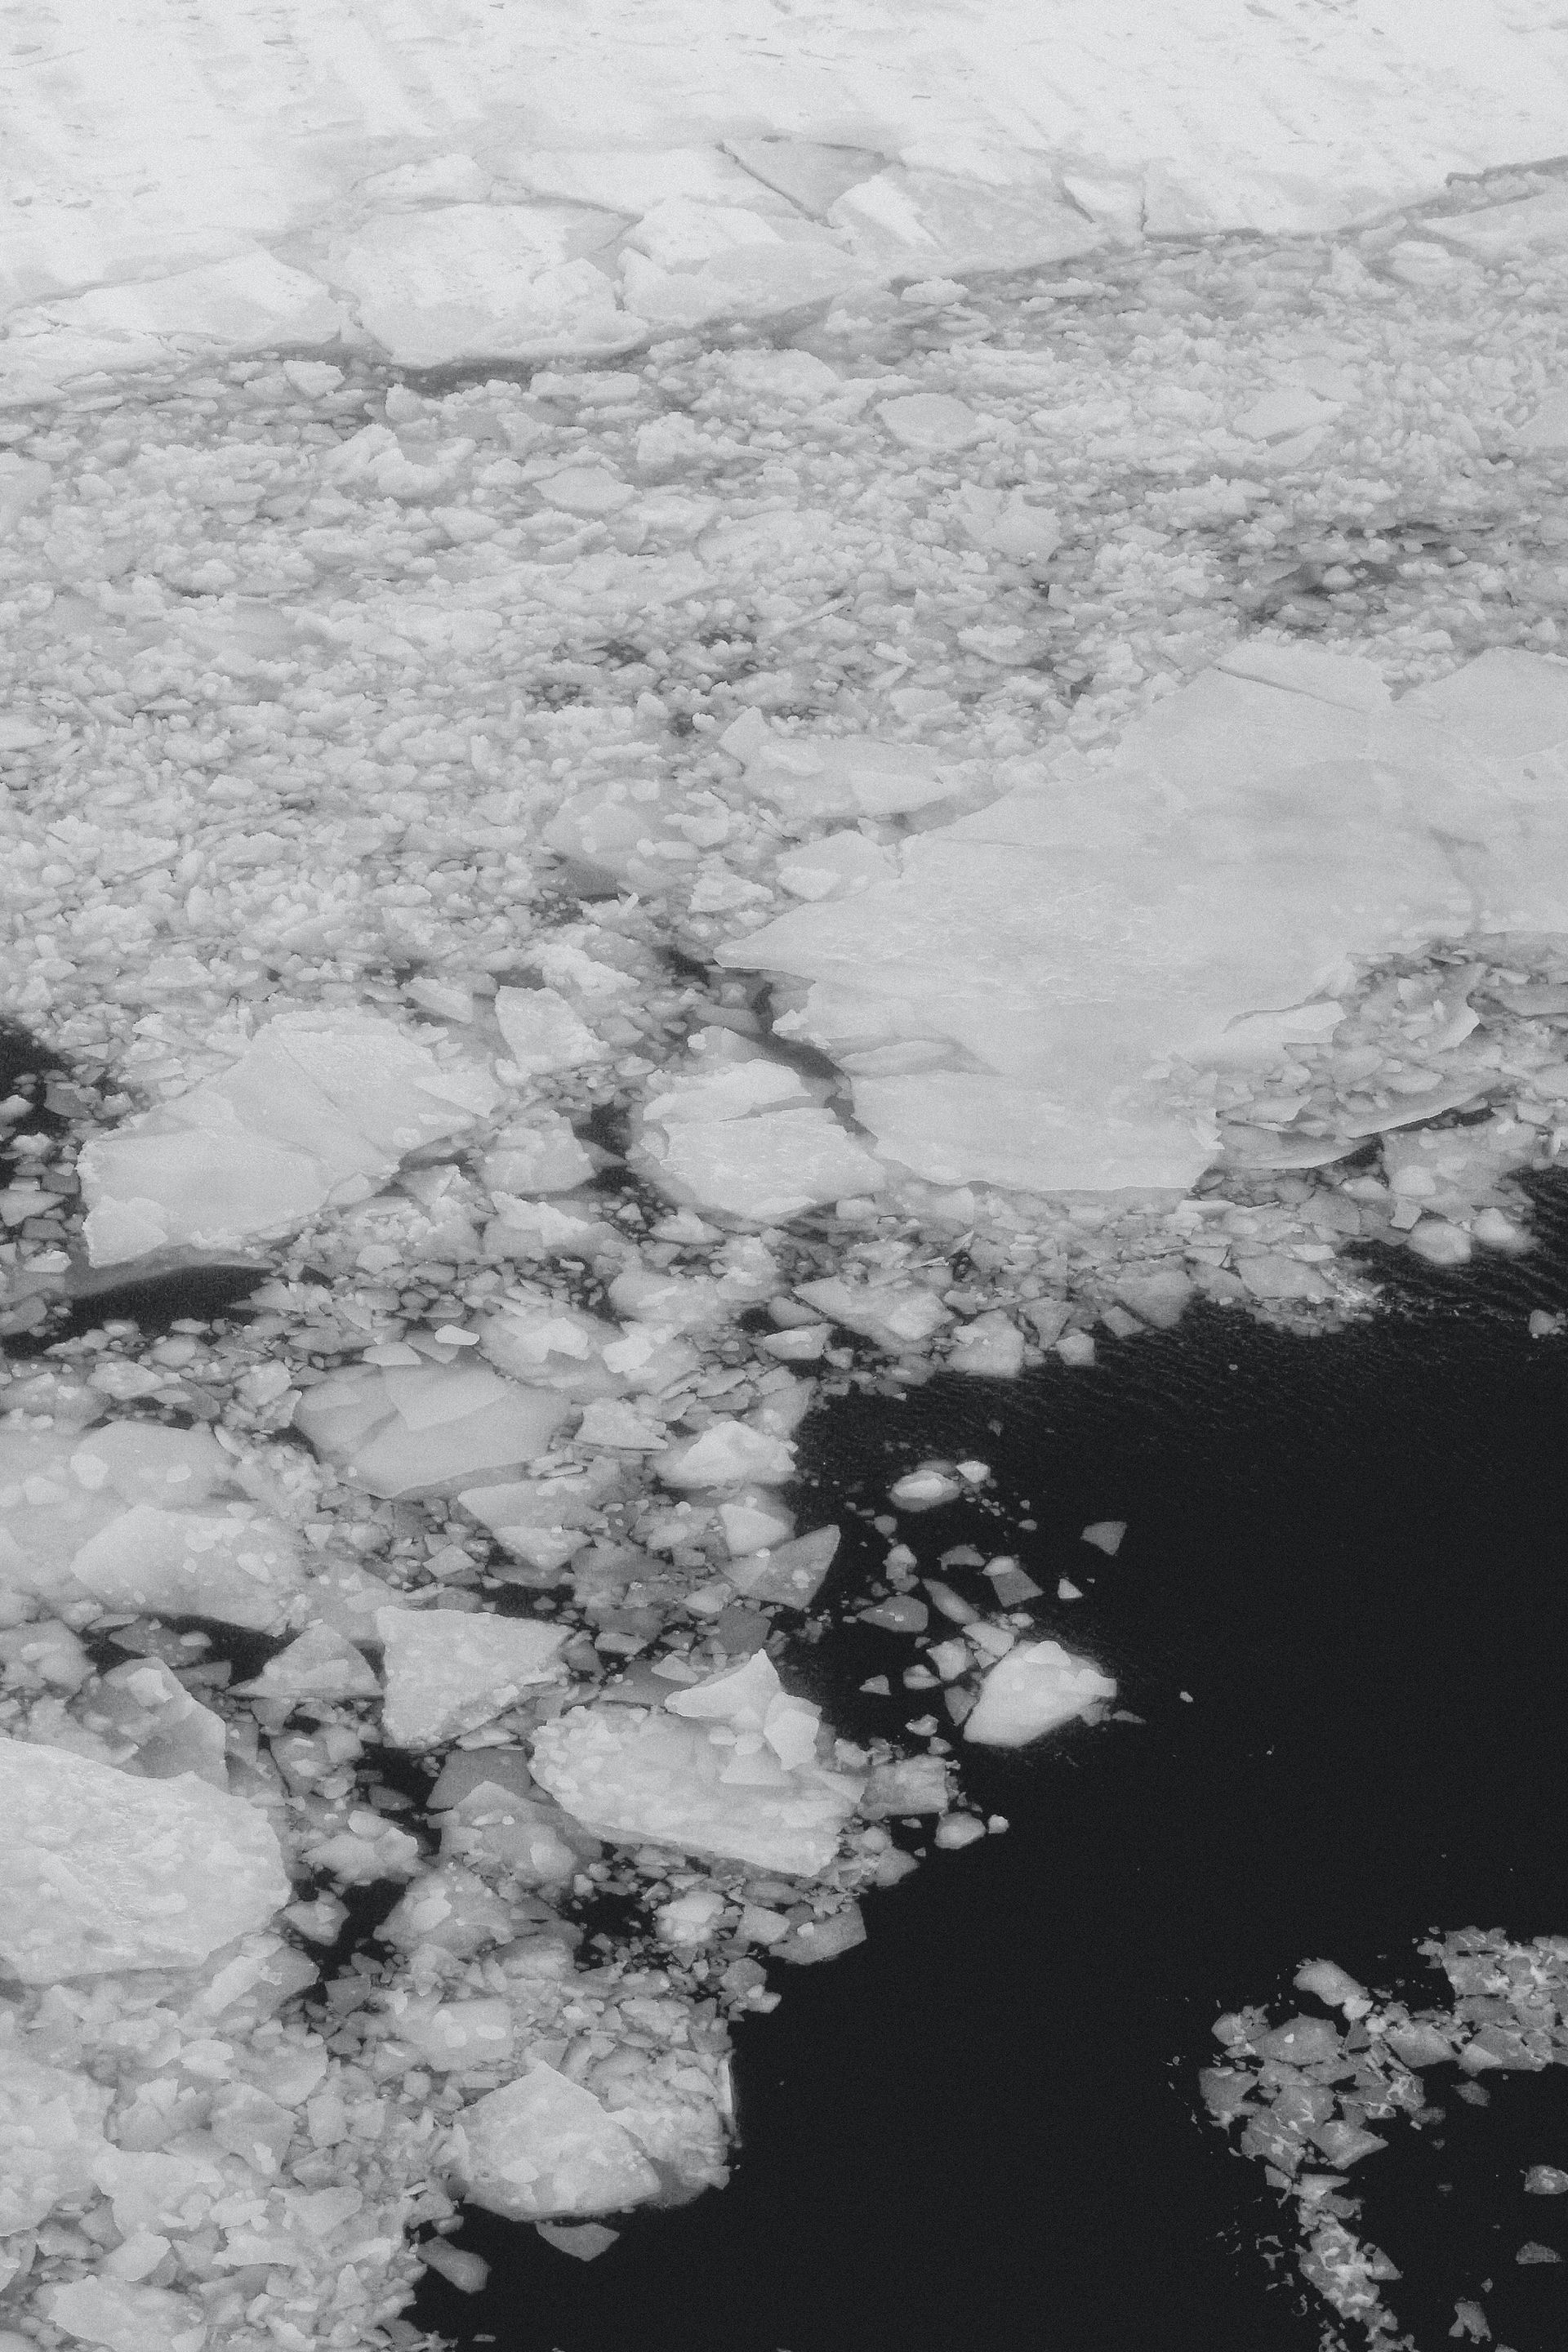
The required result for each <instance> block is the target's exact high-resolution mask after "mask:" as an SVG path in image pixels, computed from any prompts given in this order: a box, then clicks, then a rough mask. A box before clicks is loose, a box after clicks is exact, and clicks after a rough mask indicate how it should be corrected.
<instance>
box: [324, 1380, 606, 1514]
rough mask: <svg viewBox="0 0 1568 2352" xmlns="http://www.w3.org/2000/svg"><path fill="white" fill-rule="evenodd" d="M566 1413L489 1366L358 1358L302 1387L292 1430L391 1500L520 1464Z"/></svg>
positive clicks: (440, 1491) (445, 1490)
mask: <svg viewBox="0 0 1568 2352" xmlns="http://www.w3.org/2000/svg"><path fill="white" fill-rule="evenodd" d="M571 1412H572V1407H571V1404H570V1403H569V1402H568V1401H567V1399H566V1398H564V1397H562V1396H558V1395H556V1394H554V1393H553V1392H552V1391H550V1390H548V1389H534V1388H524V1387H522V1386H521V1384H520V1383H519V1382H518V1381H508V1380H503V1379H502V1378H501V1376H500V1373H499V1372H494V1371H492V1370H490V1368H489V1365H488V1364H461V1363H458V1364H424V1365H418V1366H415V1365H407V1366H404V1365H393V1366H391V1367H390V1368H386V1369H384V1368H382V1367H380V1366H373V1365H369V1364H356V1365H353V1366H351V1367H349V1368H348V1369H346V1370H343V1371H340V1372H332V1373H331V1374H329V1376H328V1378H327V1379H326V1380H324V1381H321V1382H319V1383H318V1385H317V1386H316V1387H315V1388H313V1389H309V1390H307V1391H306V1392H305V1394H304V1395H303V1396H302V1397H301V1398H300V1402H299V1403H298V1404H297V1405H296V1406H295V1408H294V1426H295V1428H296V1429H297V1430H298V1431H299V1432H300V1435H301V1436H302V1437H306V1438H309V1440H310V1444H312V1445H313V1446H314V1447H315V1448H316V1450H317V1452H318V1453H320V1454H325V1455H326V1456H327V1458H328V1459H329V1460H330V1461H332V1462H336V1463H338V1464H340V1465H342V1470H343V1474H344V1475H345V1476H346V1477H351V1478H353V1481H354V1483H355V1484H356V1485H358V1486H363V1487H364V1488H365V1489H366V1490H367V1491H368V1492H369V1493H371V1494H373V1495H380V1496H385V1497H387V1498H388V1499H391V1500H395V1499H396V1498H397V1497H399V1496H411V1495H455V1494H457V1493H458V1489H459V1488H460V1487H463V1486H473V1485H476V1484H478V1483H479V1480H480V1479H481V1477H483V1476H485V1475H494V1476H500V1475H503V1474H504V1473H506V1472H508V1471H511V1472H516V1471H518V1470H521V1468H522V1466H523V1465H524V1464H525V1463H528V1462H531V1460H532V1459H533V1457H534V1455H535V1454H542V1452H543V1451H544V1448H545V1447H546V1446H547V1445H548V1444H549V1443H550V1440H551V1438H552V1436H553V1434H554V1433H555V1431H556V1430H558V1429H559V1428H560V1426H561V1424H562V1423H563V1421H565V1420H566V1419H568V1418H569V1416H570V1414H571Z"/></svg>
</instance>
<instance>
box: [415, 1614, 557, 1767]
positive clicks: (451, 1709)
mask: <svg viewBox="0 0 1568 2352" xmlns="http://www.w3.org/2000/svg"><path fill="white" fill-rule="evenodd" d="M375 1626H376V1632H377V1633H379V1634H380V1636H381V1638H382V1640H383V1641H384V1643H385V1644H386V1713H385V1731H386V1737H387V1739H388V1740H389V1741H390V1742H391V1744H392V1745H393V1746H394V1747H395V1748H436V1747H438V1746H439V1745H440V1744H441V1742H442V1741H443V1740H447V1739H455V1738H457V1736H458V1733H459V1732H462V1731H473V1730H476V1729H477V1728H478V1727H479V1725H480V1724H481V1723H489V1721H490V1719H491V1718H492V1717H494V1716H498V1715H500V1713H501V1712H502V1710H503V1709H504V1708H506V1707H509V1706H512V1705H513V1704H514V1703H515V1702H516V1701H517V1700H518V1699H519V1698H520V1697H521V1695H522V1693H523V1692H524V1691H525V1690H527V1689H531V1688H532V1687H534V1686H535V1685H539V1684H542V1683H553V1682H559V1681H560V1680H561V1679H562V1669H561V1666H560V1664H559V1661H558V1657H557V1653H558V1652H559V1650H560V1648H561V1645H562V1643H563V1642H564V1641H565V1639H566V1636H567V1631H568V1629H567V1628H566V1627H565V1626H564V1625H546V1624H543V1623H542V1622H540V1621H539V1620H538V1619H536V1618H532V1617H493V1616H489V1615H488V1614H484V1613H482V1612H471V1611H468V1610H462V1609H380V1610H377V1612H376V1618H375Z"/></svg>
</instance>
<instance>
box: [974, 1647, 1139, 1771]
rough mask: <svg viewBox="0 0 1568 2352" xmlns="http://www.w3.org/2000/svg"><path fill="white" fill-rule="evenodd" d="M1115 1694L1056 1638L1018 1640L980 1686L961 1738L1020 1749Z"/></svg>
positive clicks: (1086, 1662)
mask: <svg viewBox="0 0 1568 2352" xmlns="http://www.w3.org/2000/svg"><path fill="white" fill-rule="evenodd" d="M1115 1696H1116V1685H1115V1683H1114V1682H1113V1681H1112V1680H1111V1678H1110V1675H1103V1674H1101V1673H1100V1668H1099V1667H1098V1666H1096V1665H1094V1664H1092V1663H1091V1662H1090V1661H1089V1659H1088V1658H1075V1657H1073V1656H1072V1655H1071V1654H1069V1653H1068V1651H1066V1650H1064V1649H1063V1648H1062V1645H1061V1643H1059V1642H1019V1643H1017V1644H1016V1646H1015V1647H1014V1648H1013V1649H1010V1650H1009V1651H1008V1652H1007V1653H1006V1654H1005V1656H1004V1657H1001V1658H999V1659H998V1660H997V1661H996V1663H995V1664H994V1666H992V1667H991V1669H990V1670H989V1672H988V1673H987V1675H986V1676H985V1679H984V1682H983V1684H982V1685H981V1688H980V1696H979V1699H978V1700H977V1702H976V1704H975V1706H974V1708H973V1712H972V1713H971V1714H970V1715H969V1717H967V1719H966V1720H965V1723H964V1726H963V1736H964V1738H965V1739H969V1740H973V1741H974V1742H976V1743H977V1744H978V1745H980V1746H984V1747H989V1748H1022V1747H1024V1746H1025V1745H1026V1743H1027V1742H1028V1741H1029V1740H1031V1739H1038V1738H1041V1737H1042V1736H1043V1735H1044V1734H1045V1733H1046V1732H1047V1731H1054V1730H1055V1729H1056V1728H1057V1727H1058V1725H1059V1724H1063V1723H1070V1722H1071V1721H1072V1720H1073V1719H1074V1717H1077V1716H1082V1715H1087V1714H1089V1711H1090V1709H1091V1708H1094V1707H1097V1706H1103V1705H1106V1704H1108V1703H1109V1702H1110V1700H1111V1699H1113V1698H1114V1697H1115Z"/></svg>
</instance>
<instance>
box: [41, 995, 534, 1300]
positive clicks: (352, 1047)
mask: <svg viewBox="0 0 1568 2352" xmlns="http://www.w3.org/2000/svg"><path fill="white" fill-rule="evenodd" d="M495 1100H496V1088H495V1087H494V1085H493V1083H492V1082H491V1080H490V1079H489V1078H488V1077H487V1076H485V1075H484V1074H483V1073H482V1072H481V1071H479V1070H475V1069H471V1068H468V1069H451V1070H448V1069H445V1068H443V1067H442V1066H441V1065H440V1064H439V1063H438V1062H437V1060H436V1058H435V1056H434V1055H432V1054H430V1053H428V1052H427V1051H426V1048H425V1047H424V1046H423V1045H418V1044H417V1043H416V1041H415V1040H414V1039H413V1038H412V1037H409V1036H406V1035H405V1034H404V1033H403V1032H402V1031H401V1030H400V1029H397V1028H395V1026H394V1025H393V1024H392V1023H391V1022H388V1021H380V1020H375V1019H373V1018H371V1017H369V1016H365V1017H360V1016H355V1015H349V1014H341V1015H334V1016H327V1015H324V1014H323V1015H317V1014H314V1013H281V1014H279V1017H278V1018H277V1019H276V1020H274V1021H271V1022H269V1023H268V1025H267V1027H266V1028H265V1029H263V1030H262V1031H261V1033H260V1034H259V1035H258V1037H257V1038H256V1039H255V1040H254V1042H253V1043H252V1044H251V1045H249V1046H247V1049H246V1051H245V1053H244V1054H243V1055H241V1057H240V1059H239V1060H238V1061H237V1063H236V1064H235V1065H234V1067H233V1068H232V1069H230V1070H226V1071H225V1072H223V1074H222V1075H221V1076H218V1077H216V1078H207V1079H205V1080H204V1081H203V1082H202V1084H201V1085H200V1086H197V1087H193V1088H192V1089H191V1091H190V1093H189V1094H185V1095H180V1096H177V1097H175V1098H174V1101H173V1102H168V1103H164V1104H162V1105H160V1107H159V1108H158V1109H156V1110H153V1111H148V1112H146V1113H145V1114H143V1116H142V1117H141V1118H133V1119H127V1120H126V1121H125V1123H124V1124H123V1125H122V1126H121V1127H119V1128H116V1129H113V1130H112V1132H110V1133H109V1134H107V1135H102V1136H100V1137H98V1138H96V1139H94V1140H93V1141H92V1142H90V1143H89V1145H88V1146H87V1148H86V1150H84V1151H83V1153H82V1155H81V1180H82V1192H83V1197H84V1198H85V1200H86V1202H87V1204H88V1215H87V1221H86V1227H85V1230H86V1234H87V1240H88V1249H89V1256H90V1257H91V1260H92V1263H93V1264H94V1265H114V1264H118V1263H120V1262H121V1260H123V1259H127V1258H134V1257H141V1256H143V1255H146V1253H147V1252H148V1251H150V1250H154V1249H163V1248H166V1247H169V1246H171V1245H174V1244H188V1245H191V1246H194V1247H196V1248H201V1249H222V1248H227V1247H231V1246H234V1245H237V1244H241V1243H246V1242H249V1241H252V1240H254V1239H256V1238H258V1237H259V1236H262V1235H266V1234H281V1233H285V1232H287V1231H288V1230H289V1227H290V1226H293V1225H297V1224H300V1223H302V1222H303V1221H304V1219H305V1218H306V1217H308V1216H310V1215H311V1214H312V1213H314V1212H315V1211H316V1210H317V1209H319V1208H320V1207H321V1205H322V1203H323V1202H325V1201H327V1200H328V1199H329V1198H330V1197H331V1196H332V1195H333V1194H334V1193H335V1192H337V1191H338V1189H339V1188H340V1187H346V1188H348V1195H347V1196H348V1197H355V1198H360V1199H363V1197H364V1196H365V1195H366V1194H367V1193H369V1192H372V1191H374V1189H375V1188H376V1187H378V1186H379V1185H381V1184H382V1183H384V1181H385V1180H386V1178H387V1177H388V1176H390V1175H391V1174H392V1172H393V1171H394V1170H395V1168H396V1166H397V1164H398V1161H399V1160H401V1159H402V1157H403V1155H404V1154H405V1152H407V1151H412V1150H415V1149H416V1148H417V1147H418V1146H420V1145H423V1144H427V1143H433V1142H436V1141H437V1140H438V1139H441V1138H442V1137H445V1136H448V1135H453V1134H456V1133H458V1132H459V1131H460V1130H461V1129H463V1128H465V1127H468V1126H469V1125H471V1124H472V1122H473V1120H474V1119H475V1118H478V1117H482V1116H483V1115H484V1113H486V1112H487V1111H489V1109H490V1108H492V1106H493V1105H494V1103H495Z"/></svg>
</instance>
